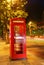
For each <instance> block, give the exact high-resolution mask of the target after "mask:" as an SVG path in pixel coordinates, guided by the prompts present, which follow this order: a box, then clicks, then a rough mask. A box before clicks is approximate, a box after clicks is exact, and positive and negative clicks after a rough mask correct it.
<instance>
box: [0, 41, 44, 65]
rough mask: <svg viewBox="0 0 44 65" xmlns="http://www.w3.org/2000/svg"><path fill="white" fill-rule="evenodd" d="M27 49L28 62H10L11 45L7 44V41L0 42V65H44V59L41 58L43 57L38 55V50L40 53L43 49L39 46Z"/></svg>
mask: <svg viewBox="0 0 44 65" xmlns="http://www.w3.org/2000/svg"><path fill="white" fill-rule="evenodd" d="M34 44H35V43H34ZM26 49H27V51H26V52H27V59H26V60H14V61H13V60H10V58H9V52H10V45H9V44H6V42H5V41H0V65H44V58H41V57H42V56H41V57H39V56H38V55H37V54H40V53H38V50H39V52H41V51H42V50H43V49H44V48H43V49H41V48H39V47H38V46H37V47H33V46H32V47H30V46H28V47H27V48H26ZM40 50H41V51H40ZM43 52H44V50H43ZM43 52H41V53H43ZM43 57H44V55H43Z"/></svg>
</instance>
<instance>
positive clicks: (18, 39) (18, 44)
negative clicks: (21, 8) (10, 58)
mask: <svg viewBox="0 0 44 65" xmlns="http://www.w3.org/2000/svg"><path fill="white" fill-rule="evenodd" d="M14 35H15V36H14V39H15V43H14V49H15V51H16V54H20V53H23V39H22V38H23V37H22V36H21V34H20V26H14Z"/></svg>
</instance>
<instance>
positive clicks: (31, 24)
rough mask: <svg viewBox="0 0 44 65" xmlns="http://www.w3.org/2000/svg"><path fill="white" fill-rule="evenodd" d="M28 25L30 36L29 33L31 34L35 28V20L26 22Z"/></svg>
mask: <svg viewBox="0 0 44 65" xmlns="http://www.w3.org/2000/svg"><path fill="white" fill-rule="evenodd" d="M28 26H29V32H30V36H31V35H32V30H35V29H37V24H36V23H35V22H32V21H30V22H29V23H28Z"/></svg>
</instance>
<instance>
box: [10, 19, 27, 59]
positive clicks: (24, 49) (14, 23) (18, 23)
mask: <svg viewBox="0 0 44 65" xmlns="http://www.w3.org/2000/svg"><path fill="white" fill-rule="evenodd" d="M18 20H19V21H23V23H20V22H13V21H18ZM25 22H26V21H25V19H24V18H13V19H11V20H10V58H11V59H22V58H26V23H25ZM16 25H18V26H21V27H22V26H23V29H24V30H23V32H22V29H20V33H21V34H22V35H23V37H24V39H25V40H24V42H23V53H22V54H16V53H15V51H14V41H15V39H14V26H16Z"/></svg>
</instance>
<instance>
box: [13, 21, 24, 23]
mask: <svg viewBox="0 0 44 65" xmlns="http://www.w3.org/2000/svg"><path fill="white" fill-rule="evenodd" d="M13 22H14V23H24V21H13Z"/></svg>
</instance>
